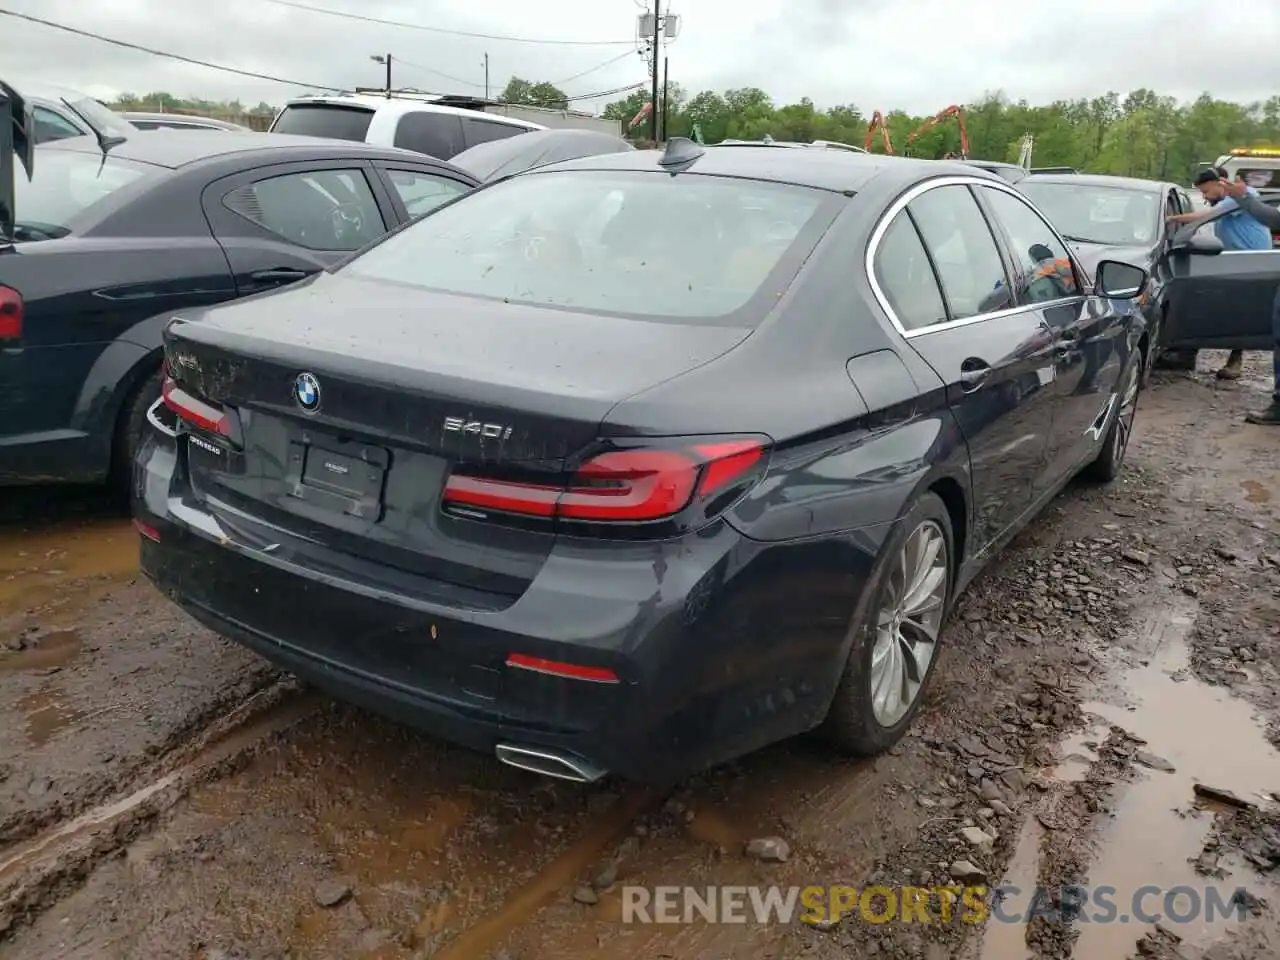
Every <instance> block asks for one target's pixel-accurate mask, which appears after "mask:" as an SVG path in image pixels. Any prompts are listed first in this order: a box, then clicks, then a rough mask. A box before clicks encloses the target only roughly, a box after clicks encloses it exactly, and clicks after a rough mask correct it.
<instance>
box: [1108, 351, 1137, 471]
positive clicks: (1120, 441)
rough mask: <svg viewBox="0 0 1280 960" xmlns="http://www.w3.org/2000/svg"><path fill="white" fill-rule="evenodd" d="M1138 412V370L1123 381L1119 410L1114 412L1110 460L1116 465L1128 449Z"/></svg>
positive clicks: (1134, 370)
mask: <svg viewBox="0 0 1280 960" xmlns="http://www.w3.org/2000/svg"><path fill="white" fill-rule="evenodd" d="M1137 412H1138V368H1137V366H1135V367H1134V369H1133V371H1132V372H1131V373H1130V374H1129V376H1128V377H1127V378H1126V379H1125V385H1124V392H1123V393H1122V394H1121V395H1120V409H1119V410H1117V411H1116V429H1115V439H1114V440H1113V441H1112V443H1114V444H1115V451H1114V454H1113V457H1112V459H1113V460H1115V462H1116V463H1117V464H1118V463H1119V462H1120V461H1121V460H1123V459H1124V455H1125V451H1127V450H1128V449H1129V437H1130V436H1131V435H1132V434H1133V421H1134V417H1135V416H1136V415H1137Z"/></svg>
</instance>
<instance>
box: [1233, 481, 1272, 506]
mask: <svg viewBox="0 0 1280 960" xmlns="http://www.w3.org/2000/svg"><path fill="white" fill-rule="evenodd" d="M1240 486H1241V487H1242V488H1243V489H1244V498H1245V499H1246V500H1248V501H1249V502H1250V503H1268V502H1269V501H1270V500H1271V490H1270V489H1269V488H1268V487H1267V486H1266V485H1265V484H1262V483H1259V482H1258V481H1257V480H1241V481H1240Z"/></svg>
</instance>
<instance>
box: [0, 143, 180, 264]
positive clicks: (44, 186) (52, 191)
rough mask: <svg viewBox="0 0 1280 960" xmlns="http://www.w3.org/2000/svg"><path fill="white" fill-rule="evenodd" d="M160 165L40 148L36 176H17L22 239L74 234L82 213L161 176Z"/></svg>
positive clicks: (41, 238) (17, 233) (18, 221)
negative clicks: (147, 180)
mask: <svg viewBox="0 0 1280 960" xmlns="http://www.w3.org/2000/svg"><path fill="white" fill-rule="evenodd" d="M164 172H165V171H164V170H163V169H162V168H160V167H153V166H149V165H147V164H140V163H133V162H131V161H129V160H123V159H121V158H119V157H112V156H110V155H108V157H107V159H106V160H105V162H104V161H103V158H102V155H101V154H99V153H77V152H73V151H69V150H52V149H47V148H38V149H37V150H36V163H35V176H34V177H33V178H32V179H31V180H28V179H27V178H26V177H25V176H23V175H21V174H19V175H18V176H16V177H15V178H14V181H15V183H14V186H15V199H16V202H15V210H16V213H17V228H16V230H15V234H16V236H15V239H17V240H18V241H20V242H30V241H33V240H55V239H57V238H58V237H65V236H66V235H67V234H69V233H71V231H72V229H73V227H74V226H75V222H76V220H77V219H78V218H80V217H83V216H84V215H85V214H87V213H88V212H90V211H91V210H92V209H93V208H94V207H95V206H97V205H98V204H100V203H102V201H104V200H106V199H107V197H109V196H111V195H112V194H113V193H115V192H116V191H117V190H122V189H123V188H125V187H127V186H129V185H130V184H134V183H139V182H141V181H142V180H143V179H144V178H148V177H159V176H161V175H163V173H164Z"/></svg>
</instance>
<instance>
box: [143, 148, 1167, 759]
mask: <svg viewBox="0 0 1280 960" xmlns="http://www.w3.org/2000/svg"><path fill="white" fill-rule="evenodd" d="M531 214H532V216H531ZM1046 255H1047V262H1048V264H1049V266H1048V268H1046ZM1055 263H1056V266H1055ZM1064 264H1065V266H1064ZM1145 286H1146V276H1145V274H1144V272H1143V271H1142V270H1141V269H1139V268H1137V267H1133V266H1130V265H1126V264H1123V263H1117V262H1108V263H1101V264H1099V265H1097V268H1096V270H1095V271H1094V275H1093V277H1091V278H1090V277H1087V276H1086V274H1085V273H1084V271H1083V270H1082V269H1081V268H1080V267H1079V266H1078V264H1076V263H1074V262H1073V254H1072V253H1071V251H1070V250H1069V248H1068V247H1067V245H1066V243H1065V242H1064V241H1063V240H1062V239H1061V238H1060V237H1059V235H1058V234H1057V233H1056V231H1055V230H1054V229H1053V227H1052V226H1050V224H1049V223H1048V222H1047V221H1046V220H1045V218H1044V217H1043V216H1042V215H1041V214H1040V213H1038V212H1037V211H1036V209H1035V208H1034V207H1033V206H1032V205H1031V204H1030V203H1028V201H1027V200H1026V199H1025V198H1024V197H1022V196H1021V195H1020V194H1018V193H1017V192H1016V191H1015V190H1014V189H1013V188H1012V187H1011V186H1010V185H1009V184H1007V183H1006V182H1005V181H1003V180H1002V179H1000V178H998V177H996V176H993V175H990V174H986V173H984V172H981V171H978V170H975V169H974V168H972V167H969V166H966V165H964V164H960V163H940V162H937V161H931V160H910V159H904V158H896V157H883V156H869V155H859V154H853V153H849V152H844V151H833V150H789V149H761V148H760V147H748V146H715V147H706V148H703V147H699V146H697V145H696V144H693V143H692V142H690V141H687V140H680V139H673V140H672V141H670V143H669V144H668V146H667V149H666V152H665V153H659V152H657V151H645V152H626V153H615V154H610V155H608V156H602V157H594V158H590V159H586V160H576V161H569V162H566V163H558V164H553V165H550V166H545V167H541V168H539V169H538V170H536V171H533V172H531V173H525V174H522V175H519V176H515V177H511V178H509V179H505V180H502V181H500V182H498V183H496V184H494V185H492V186H489V187H486V188H484V189H482V190H477V191H475V192H473V193H471V194H469V195H468V196H466V197H464V198H462V199H460V200H458V201H457V202H455V203H453V204H450V205H448V206H445V207H441V208H440V209H438V210H436V211H435V212H434V213H433V214H432V215H431V216H429V217H426V218H424V219H422V220H421V221H419V222H417V223H415V224H413V225H412V226H409V227H407V228H405V229H403V230H400V231H397V232H396V233H394V234H392V235H390V236H389V237H387V238H386V239H384V240H383V241H382V242H380V243H378V244H376V245H374V246H373V247H371V248H369V249H368V250H365V251H363V252H362V253H361V254H360V255H358V256H356V257H354V258H353V259H351V260H349V261H348V262H346V263H345V264H343V265H342V266H340V267H338V268H337V269H335V270H334V271H332V272H327V273H324V274H321V275H320V276H317V277H316V278H314V279H312V280H308V281H304V282H302V283H300V284H297V285H296V286H294V287H292V288H290V289H288V290H282V291H279V292H277V293H272V294H268V295H265V296H262V297H256V298H253V299H250V300H246V301H243V302H240V303H235V304H227V305H224V306H218V307H212V308H208V309H204V310H197V309H191V310H184V311H181V312H180V313H179V315H178V319H176V320H175V321H174V322H173V323H172V324H171V325H170V326H169V328H168V330H167V332H166V334H165V357H166V364H167V371H168V376H167V379H166V380H165V385H164V396H165V403H166V404H167V406H168V408H169V409H170V410H171V411H172V413H173V414H174V415H175V416H176V418H177V422H176V425H175V426H174V427H173V428H167V427H158V428H155V429H153V430H151V431H150V432H149V434H148V436H147V439H146V440H145V441H144V443H143V445H142V446H141V448H140V451H139V454H138V457H137V470H136V475H135V492H136V495H137V504H136V524H137V526H138V529H139V531H140V533H141V534H142V569H143V571H144V572H145V574H146V575H147V576H148V577H150V578H151V579H152V580H153V581H154V582H155V583H156V584H157V585H158V586H159V587H160V588H161V589H162V590H164V591H165V592H166V593H167V594H168V595H169V596H171V597H172V598H173V599H175V600H176V601H177V602H178V603H179V604H181V605H182V606H183V607H184V608H186V609H187V610H188V611H190V612H191V613H192V614H193V615H194V616H196V617H197V618H198V619H200V620H201V621H203V622H204V623H206V624H208V625H210V626H211V627H213V628H214V629H216V630H218V631H220V632H221V633H223V634H225V635H227V636H230V637H233V638H235V639H236V640H238V641H240V642H241V643H244V644H245V645H247V646H249V647H250V648H252V649H255V650H257V651H259V652H261V653H262V654H263V655H264V656H266V657H268V658H270V659H272V660H274V661H275V662H277V663H279V664H282V665H284V666H286V667H287V668H288V669H290V670H293V671H295V672H296V673H298V674H300V675H302V676H303V677H305V678H307V679H309V680H311V681H313V682H315V683H316V684H318V685H319V686H321V687H325V688H328V689H330V690H332V691H334V692H336V693H338V694H339V695H341V696H344V697H347V698H349V699H351V700H354V701H357V702H361V703H364V704H366V705H368V706H370V707H372V708H374V709H376V710H380V711H383V712H385V713H387V714H390V715H392V716H396V717H399V718H402V719H404V720H407V721H409V722H413V723H416V724H420V725H421V726H423V727H424V728H426V729H427V730H430V731H433V732H435V733H436V734H438V735H440V736H442V737H445V738H447V739H450V740H454V741H457V742H459V743H463V744H467V745H469V746H471V747H474V748H476V749H479V750H483V751H486V752H489V753H491V754H496V755H497V756H498V757H499V758H500V759H501V760H502V761H503V762H505V763H508V764H511V765H513V766H517V767H521V768H524V769H528V770H533V771H537V772H540V773H544V774H548V775H551V776H557V777H563V778H567V779H571V780H579V781H583V780H594V779H596V778H598V777H600V776H602V775H604V774H605V773H615V774H618V775H621V776H624V777H628V778H635V779H642V780H662V779H667V778H670V777H678V776H680V775H682V774H685V773H688V772H689V771H692V770H696V769H698V768H700V767H704V766H708V765H711V764H715V763H717V762H720V761H723V760H727V759H729V758H731V757H734V756H737V755H740V754H743V753H745V752H748V751H751V750H754V749H756V748H758V747H761V746H763V745H764V744H767V743H769V742H771V741H776V740H779V739H782V738H785V737H789V736H792V735H794V734H798V733H800V732H802V731H805V730H809V729H811V728H815V727H820V726H821V727H823V728H824V729H825V731H826V732H827V733H828V734H829V735H830V736H831V737H832V739H833V740H834V741H835V742H836V743H838V744H839V745H841V746H842V747H843V748H844V749H847V750H849V751H852V752H855V753H860V754H868V753H875V752H878V751H880V750H883V749H885V748H887V747H888V746H890V745H891V744H892V743H894V742H895V741H896V740H897V739H898V738H899V737H901V736H902V735H903V733H904V732H905V730H906V729H907V727H908V725H909V724H910V723H911V720H912V718H913V716H914V715H915V714H916V712H917V710H918V709H919V707H920V704H921V701H922V699H923V691H924V689H925V688H926V686H927V684H928V681H929V678H930V677H931V675H932V674H933V671H934V667H935V664H936V662H937V656H936V655H937V652H938V649H939V643H940V641H941V631H942V625H943V622H944V620H945V617H946V614H947V611H948V609H949V608H950V607H951V605H952V603H953V602H954V599H955V597H956V596H957V594H958V593H959V592H960V591H961V590H962V589H963V588H964V587H965V585H966V584H967V583H968V582H969V581H970V580H971V579H972V578H973V576H974V575H975V574H976V572H977V571H978V570H979V569H980V568H981V567H982V566H983V565H984V564H985V563H986V562H987V561H988V560H989V559H990V558H991V557H992V556H993V555H995V553H996V552H997V551H998V550H999V549H1000V548H1001V546H1002V545H1003V544H1004V543H1005V542H1006V541H1007V540H1008V539H1009V538H1010V537H1011V536H1012V535H1013V534H1014V533H1015V532H1016V531H1018V530H1019V529H1020V528H1022V527H1023V526H1024V525H1025V524H1027V523H1028V522H1029V521H1030V520H1031V519H1032V518H1033V517H1034V516H1035V514H1036V513H1037V511H1038V510H1040V508H1041V507H1042V506H1044V504H1045V503H1047V502H1048V501H1049V500H1050V499H1051V498H1052V497H1053V496H1054V495H1055V494H1056V493H1057V491H1058V490H1059V489H1060V488H1061V487H1062V486H1063V485H1064V484H1065V483H1067V482H1068V480H1070V479H1071V478H1072V477H1073V476H1075V475H1076V474H1077V473H1078V472H1079V471H1081V470H1085V471H1088V472H1089V473H1090V474H1091V475H1092V476H1094V477H1095V478H1097V479H1099V480H1103V481H1105V480H1109V479H1111V478H1113V477H1115V476H1116V475H1117V473H1118V472H1119V471H1120V469H1121V464H1122V462H1123V458H1124V455H1125V451H1126V449H1127V444H1128V438H1129V433H1130V430H1131V428H1132V425H1133V420H1134V410H1135V405H1136V400H1137V395H1138V377H1139V372H1140V369H1141V366H1142V353H1143V351H1144V350H1145V349H1146V346H1147V332H1146V329H1145V325H1144V324H1143V322H1142V319H1141V317H1140V316H1139V315H1138V314H1137V313H1136V312H1134V311H1133V310H1132V309H1130V308H1129V304H1128V302H1127V300H1128V299H1129V298H1133V297H1136V296H1138V295H1139V293H1140V291H1141V290H1142V289H1143V288H1144V287H1145Z"/></svg>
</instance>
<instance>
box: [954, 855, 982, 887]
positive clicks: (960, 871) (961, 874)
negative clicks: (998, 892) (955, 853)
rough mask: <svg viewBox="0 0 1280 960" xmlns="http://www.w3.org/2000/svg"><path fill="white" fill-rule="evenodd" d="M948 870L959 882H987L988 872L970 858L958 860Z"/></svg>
mask: <svg viewBox="0 0 1280 960" xmlns="http://www.w3.org/2000/svg"><path fill="white" fill-rule="evenodd" d="M947 872H948V873H950V874H951V879H952V880H955V881H956V882H957V883H986V882H987V872H986V871H985V870H983V869H982V868H981V867H979V866H977V865H976V864H974V863H973V862H972V861H970V860H957V861H956V862H955V863H953V864H951V867H950V869H949V870H948V871H947Z"/></svg>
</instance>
